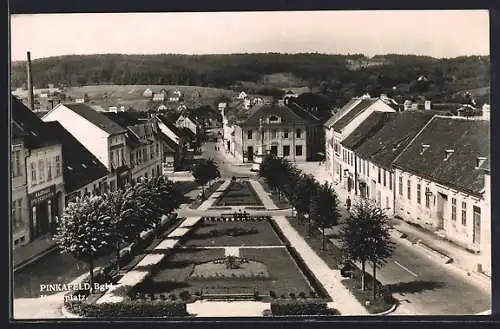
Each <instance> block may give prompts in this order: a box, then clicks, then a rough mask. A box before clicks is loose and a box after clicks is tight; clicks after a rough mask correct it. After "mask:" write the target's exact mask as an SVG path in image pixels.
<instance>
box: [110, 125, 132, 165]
mask: <svg viewBox="0 0 500 329" xmlns="http://www.w3.org/2000/svg"><path fill="white" fill-rule="evenodd" d="M129 133H130V132H129ZM108 145H109V149H108V152H109V153H108V154H109V163H108V164H107V167H108V168H111V165H112V163H111V160H114V163H113V166H114V168H117V167H120V166H121V165H122V163H124V164H125V165H127V166H129V165H130V157H129V156H128V149H127V146H126V144H125V133H123V134H118V135H111V136H109V137H108ZM112 152H113V153H114V154H113V156H112V155H111V153H112Z"/></svg>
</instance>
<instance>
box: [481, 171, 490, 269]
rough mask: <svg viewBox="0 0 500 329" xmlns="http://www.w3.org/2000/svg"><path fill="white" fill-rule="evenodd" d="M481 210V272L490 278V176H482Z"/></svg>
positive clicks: (487, 174)
mask: <svg viewBox="0 0 500 329" xmlns="http://www.w3.org/2000/svg"><path fill="white" fill-rule="evenodd" d="M483 196H484V197H483V204H482V207H481V210H482V214H481V215H482V216H481V217H482V218H481V221H482V232H481V236H482V237H483V239H482V241H481V254H482V257H481V258H482V265H483V271H484V272H485V273H488V274H489V275H490V276H491V176H490V173H489V172H488V173H486V174H485V175H484V194H483Z"/></svg>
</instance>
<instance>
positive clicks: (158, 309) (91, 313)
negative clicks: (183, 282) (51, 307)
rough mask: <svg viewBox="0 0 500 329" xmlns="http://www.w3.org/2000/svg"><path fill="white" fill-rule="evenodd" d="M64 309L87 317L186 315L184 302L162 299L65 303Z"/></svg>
mask: <svg viewBox="0 0 500 329" xmlns="http://www.w3.org/2000/svg"><path fill="white" fill-rule="evenodd" d="M66 309H67V310H68V311H70V312H71V313H73V314H76V315H80V316H83V317H88V318H126V317H184V316H187V315H188V313H187V308H186V303H185V302H183V301H163V300H158V301H143V300H141V301H131V300H126V301H123V302H120V303H102V304H92V303H87V302H80V303H67V305H66Z"/></svg>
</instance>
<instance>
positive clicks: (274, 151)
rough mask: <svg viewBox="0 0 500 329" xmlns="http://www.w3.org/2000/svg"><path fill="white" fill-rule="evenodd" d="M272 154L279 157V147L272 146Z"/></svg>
mask: <svg viewBox="0 0 500 329" xmlns="http://www.w3.org/2000/svg"><path fill="white" fill-rule="evenodd" d="M271 154H272V155H274V156H277V155H278V146H277V145H271Z"/></svg>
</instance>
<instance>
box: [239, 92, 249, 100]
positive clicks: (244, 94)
mask: <svg viewBox="0 0 500 329" xmlns="http://www.w3.org/2000/svg"><path fill="white" fill-rule="evenodd" d="M247 97H248V95H247V93H246V92H244V91H242V92H240V93H239V94H238V97H237V99H247Z"/></svg>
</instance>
